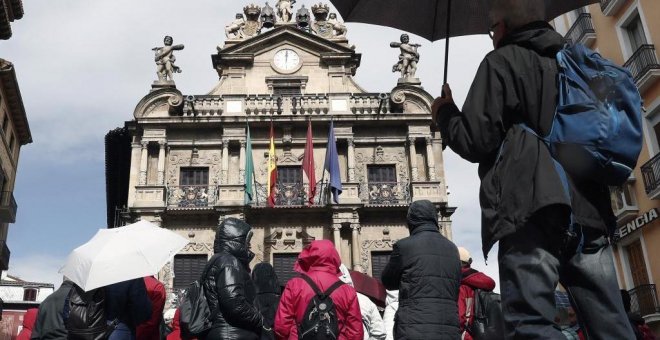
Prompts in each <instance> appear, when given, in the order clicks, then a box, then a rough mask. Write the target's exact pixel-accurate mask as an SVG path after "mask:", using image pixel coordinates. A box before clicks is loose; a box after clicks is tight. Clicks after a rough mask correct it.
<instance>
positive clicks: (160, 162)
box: [158, 141, 165, 185]
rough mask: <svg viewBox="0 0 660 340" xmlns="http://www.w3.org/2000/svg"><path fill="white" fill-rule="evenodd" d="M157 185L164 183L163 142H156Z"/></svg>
mask: <svg viewBox="0 0 660 340" xmlns="http://www.w3.org/2000/svg"><path fill="white" fill-rule="evenodd" d="M158 146H159V147H160V149H158V185H165V142H164V141H162V142H158Z"/></svg>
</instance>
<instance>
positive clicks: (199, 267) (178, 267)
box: [173, 255, 208, 289]
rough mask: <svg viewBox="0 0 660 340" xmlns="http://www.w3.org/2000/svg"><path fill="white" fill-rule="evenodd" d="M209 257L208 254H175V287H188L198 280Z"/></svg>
mask: <svg viewBox="0 0 660 340" xmlns="http://www.w3.org/2000/svg"><path fill="white" fill-rule="evenodd" d="M207 260H208V257H207V256H206V255H176V256H174V285H173V286H174V287H173V288H174V289H184V288H187V287H188V286H189V285H190V284H191V283H192V282H193V281H195V280H198V279H199V277H200V276H201V275H202V272H203V271H204V267H205V266H206V262H207Z"/></svg>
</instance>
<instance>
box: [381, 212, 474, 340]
mask: <svg viewBox="0 0 660 340" xmlns="http://www.w3.org/2000/svg"><path fill="white" fill-rule="evenodd" d="M408 229H409V230H410V236H409V237H406V238H404V239H401V240H399V241H398V242H397V243H395V244H394V247H393V250H392V255H391V256H390V261H389V262H388V264H387V266H385V269H384V270H383V273H382V276H381V279H382V281H383V284H384V285H385V288H387V289H388V290H397V289H398V290H399V309H398V311H397V313H396V316H395V321H394V322H395V326H394V338H395V339H415V340H428V339H443V340H444V339H458V338H459V325H458V308H457V306H456V301H458V288H459V285H460V280H461V265H460V260H459V257H458V248H456V245H454V244H453V243H452V242H451V241H449V240H448V239H447V238H445V237H444V236H442V234H440V233H439V232H438V214H437V211H436V209H435V206H434V205H433V203H431V202H430V201H428V200H422V201H415V202H413V203H412V204H411V205H410V208H409V209H408Z"/></svg>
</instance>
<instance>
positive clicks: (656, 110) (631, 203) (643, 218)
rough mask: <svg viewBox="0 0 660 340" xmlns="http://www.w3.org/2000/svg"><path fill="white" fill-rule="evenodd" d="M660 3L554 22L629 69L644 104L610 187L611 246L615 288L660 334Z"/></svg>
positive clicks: (643, 1) (603, 7)
mask: <svg viewBox="0 0 660 340" xmlns="http://www.w3.org/2000/svg"><path fill="white" fill-rule="evenodd" d="M658 14H660V2H659V1H657V0H601V1H600V3H597V4H594V5H591V6H589V7H585V8H582V9H580V10H577V11H574V12H571V13H568V14H566V15H564V16H562V17H560V18H557V19H555V20H554V25H555V27H556V28H557V31H558V32H560V33H562V34H565V36H566V38H568V39H570V40H571V41H573V42H580V43H583V44H586V45H587V46H589V47H591V48H592V49H594V50H596V51H598V52H600V53H601V54H602V55H603V56H606V57H607V58H609V59H611V60H613V61H615V62H617V63H618V64H620V65H623V66H625V67H626V68H628V70H630V72H631V74H632V76H633V77H634V78H635V81H636V82H637V86H638V88H639V91H640V93H641V95H642V98H643V100H644V108H645V110H644V112H643V115H644V121H643V127H644V145H643V149H642V153H641V155H640V157H639V161H638V162H637V164H638V165H637V167H636V168H635V171H634V172H633V174H632V176H631V177H630V178H629V180H628V182H627V183H626V184H625V185H623V186H621V187H619V188H612V190H611V192H612V207H613V209H614V211H615V214H616V216H617V221H618V229H619V230H618V231H619V239H618V241H617V242H616V244H615V246H614V251H615V262H616V263H615V264H616V266H615V267H616V271H617V278H618V281H619V286H620V287H621V288H622V289H626V290H628V291H629V292H630V295H631V297H632V308H633V310H635V311H637V312H640V313H641V314H642V315H643V316H644V318H645V319H646V321H647V323H649V324H650V325H651V327H652V328H653V329H654V330H655V332H656V333H658V332H660V304H659V303H658V289H657V287H656V283H660V219H658V214H659V213H660V142H659V141H660V62H659V60H658V54H657V52H656V46H655V45H654V43H656V42H657V43H660V20H658Z"/></svg>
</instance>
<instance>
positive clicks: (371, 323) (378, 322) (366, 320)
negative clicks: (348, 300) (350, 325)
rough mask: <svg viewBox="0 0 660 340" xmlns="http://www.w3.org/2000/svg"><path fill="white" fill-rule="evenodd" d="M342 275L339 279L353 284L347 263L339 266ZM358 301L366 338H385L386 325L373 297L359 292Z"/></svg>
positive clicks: (365, 339) (373, 339) (376, 339)
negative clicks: (372, 299) (370, 297)
mask: <svg viewBox="0 0 660 340" xmlns="http://www.w3.org/2000/svg"><path fill="white" fill-rule="evenodd" d="M339 270H340V271H341V275H340V276H339V279H340V280H342V281H343V282H344V283H346V284H349V285H351V287H352V286H353V280H352V279H351V274H350V273H349V271H348V268H346V266H345V265H343V264H342V265H341V266H340V267H339ZM357 297H358V303H359V304H360V313H361V314H362V329H363V330H364V340H385V337H386V336H387V333H385V325H384V324H383V318H381V317H380V313H379V312H378V306H376V304H375V303H373V301H371V299H369V298H368V297H367V296H366V295H363V294H362V293H359V292H358V293H357Z"/></svg>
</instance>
